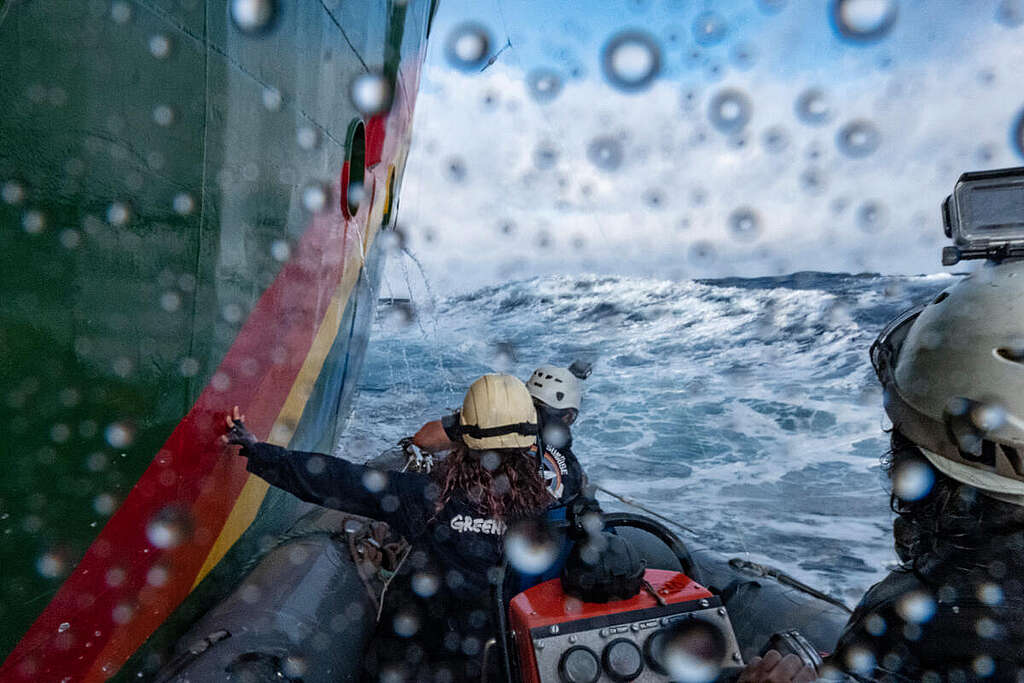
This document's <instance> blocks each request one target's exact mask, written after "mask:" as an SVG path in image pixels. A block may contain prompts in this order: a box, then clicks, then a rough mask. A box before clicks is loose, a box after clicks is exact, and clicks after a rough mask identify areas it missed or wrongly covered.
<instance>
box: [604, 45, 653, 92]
mask: <svg viewBox="0 0 1024 683" xmlns="http://www.w3.org/2000/svg"><path fill="white" fill-rule="evenodd" d="M601 66H602V69H603V71H604V76H605V78H607V79H608V82H609V83H611V84H612V85H613V86H615V87H616V88H618V89H620V90H623V91H626V92H637V91H639V90H643V89H644V88H646V87H648V86H649V85H651V83H653V82H654V79H655V78H657V76H658V73H659V72H660V71H661V48H660V47H659V46H658V42H657V41H656V40H655V39H654V37H653V36H651V34H649V33H646V32H643V31H635V30H628V31H622V32H620V33H617V34H615V35H614V36H612V38H611V40H609V41H608V43H607V44H606V45H605V46H604V52H603V54H602V58H601Z"/></svg>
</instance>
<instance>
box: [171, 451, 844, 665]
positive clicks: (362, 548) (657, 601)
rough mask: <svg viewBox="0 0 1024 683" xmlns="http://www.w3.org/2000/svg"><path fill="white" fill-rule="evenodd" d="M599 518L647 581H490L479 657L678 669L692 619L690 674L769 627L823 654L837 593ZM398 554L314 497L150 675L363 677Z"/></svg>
mask: <svg viewBox="0 0 1024 683" xmlns="http://www.w3.org/2000/svg"><path fill="white" fill-rule="evenodd" d="M380 462H381V461H377V464H378V466H380V465H379V463H380ZM385 462H386V461H385ZM603 522H604V528H605V530H607V531H610V532H612V533H614V534H616V535H617V536H619V537H621V538H623V539H625V540H626V541H627V542H629V543H630V544H631V545H632V546H633V547H634V548H635V549H636V550H637V551H638V553H639V555H640V556H641V558H642V559H643V561H644V563H645V565H646V569H645V579H646V585H647V587H648V588H647V589H645V590H642V591H640V592H639V593H637V594H636V595H635V596H633V597H631V598H629V599H626V600H615V601H611V602H601V603H586V602H582V601H580V600H578V599H576V598H573V597H572V596H571V595H569V594H567V593H566V592H565V590H564V589H563V588H562V584H561V581H560V580H559V579H557V578H555V579H551V580H548V581H546V582H543V583H541V584H539V585H536V586H533V587H531V588H528V589H527V590H525V591H522V592H520V593H518V594H514V595H512V594H506V593H505V591H507V590H508V589H507V588H504V589H503V590H500V591H499V590H496V595H495V605H494V607H495V609H496V610H497V611H498V618H497V619H496V623H498V624H500V625H501V633H502V636H503V637H502V638H499V639H496V642H494V643H490V644H489V645H488V647H487V648H486V649H485V652H484V655H483V656H484V657H485V658H491V657H494V658H498V659H499V661H500V662H501V663H502V666H501V667H499V668H500V669H501V670H502V671H503V672H504V673H503V677H504V679H505V680H506V681H511V682H513V683H527V682H536V683H547V682H549V681H557V682H559V683H596V682H597V681H631V680H636V681H668V680H678V679H679V676H678V672H676V673H677V675H676V677H675V678H673V677H672V673H673V669H678V667H679V666H686V665H687V662H686V661H683V662H682V664H680V663H679V662H675V663H673V662H672V661H671V657H670V656H666V654H665V644H666V643H667V642H668V641H669V639H670V638H672V637H674V636H675V635H676V634H678V633H679V631H680V628H681V627H686V628H693V627H698V626H699V627H700V628H706V629H708V630H707V632H708V633H709V634H711V636H709V637H704V638H703V641H702V646H703V647H705V648H706V647H709V646H713V647H712V648H711V650H710V651H709V652H710V654H707V655H706V656H707V657H710V661H703V662H697V664H699V665H700V666H697V668H695V669H693V678H692V680H714V679H715V678H716V677H717V676H718V675H719V674H720V673H721V672H723V671H726V672H727V671H729V670H735V669H736V668H737V667H739V666H742V665H743V663H744V662H746V661H749V659H750V658H751V657H753V656H755V655H757V654H758V653H759V652H761V651H763V650H764V649H765V647H766V646H767V645H768V644H769V643H770V642H773V641H772V639H773V636H777V634H792V633H793V632H796V633H797V634H798V635H794V636H792V637H795V638H796V639H797V642H799V643H801V644H803V646H804V647H808V646H809V649H810V650H812V651H811V652H808V653H807V654H808V655H809V656H810V657H812V658H813V657H814V656H815V655H816V654H819V653H821V654H823V653H827V652H828V651H829V650H830V649H831V647H832V646H833V645H834V644H835V642H836V640H837V639H838V636H839V633H840V631H841V629H842V627H843V625H844V624H845V622H846V620H847V618H848V617H849V610H848V609H847V608H845V607H844V606H843V605H842V604H841V603H839V602H838V601H836V600H835V599H833V598H831V597H829V596H827V595H825V594H821V593H818V592H816V591H814V590H813V589H810V588H808V587H806V586H803V585H802V584H800V583H799V582H796V581H793V580H791V579H788V578H787V577H786V576H785V575H784V574H780V573H778V572H775V571H773V570H770V569H768V568H765V567H761V566H759V565H753V564H751V563H749V562H745V561H743V560H740V559H738V558H737V559H732V560H730V559H729V558H727V557H725V556H722V555H719V554H717V553H715V552H713V551H710V550H707V549H695V548H690V547H688V546H687V544H686V543H685V542H684V541H683V540H682V539H681V538H680V537H679V536H678V535H677V534H676V533H674V532H673V531H672V530H671V529H670V528H669V526H668V525H667V524H665V523H663V522H661V521H659V520H658V519H656V518H655V517H653V516H650V515H645V514H635V513H627V512H613V513H606V514H604V515H603ZM403 553H404V543H403V542H402V540H401V539H400V538H395V537H393V536H392V535H391V534H390V532H389V531H388V530H387V528H386V526H385V525H383V524H382V523H380V522H375V521H374V520H370V519H366V518H361V517H355V516H352V515H348V514H345V513H342V512H338V511H335V510H326V509H322V508H313V509H311V510H310V511H309V512H308V513H307V514H306V515H305V516H304V517H302V518H301V519H300V520H299V521H298V522H297V523H296V524H295V525H294V526H293V527H292V528H291V529H289V530H288V531H287V532H286V533H284V534H283V535H281V536H280V537H278V538H276V539H274V541H273V542H272V543H268V549H267V551H266V553H265V555H264V556H263V557H262V559H260V560H259V561H258V562H257V563H256V564H255V565H254V566H253V567H252V570H251V572H250V573H249V574H248V575H247V576H246V577H245V578H244V580H243V581H242V582H241V583H240V584H239V585H238V587H237V589H236V590H235V591H234V592H233V593H232V594H231V595H230V596H229V597H227V598H226V599H225V600H223V601H222V602H220V603H219V604H217V605H215V606H213V607H212V608H211V609H210V610H209V611H208V612H207V613H206V614H205V615H204V616H202V617H201V618H200V619H199V620H198V621H196V623H195V624H194V625H193V626H192V628H191V629H190V630H189V631H188V633H187V634H186V635H185V637H183V638H181V639H180V640H179V641H178V642H177V643H176V644H175V646H174V648H173V651H172V652H171V653H170V654H169V656H168V657H167V658H166V661H167V663H166V665H164V666H163V667H162V668H161V669H160V671H159V673H158V674H157V675H156V680H158V681H160V682H161V683H169V682H171V681H177V682H179V683H185V682H186V681H217V680H246V681H260V682H263V681H266V682H268V683H269V682H270V681H282V680H285V681H304V682H305V683H314V682H320V681H323V682H325V683H326V682H327V681H355V680H359V675H360V667H361V657H362V652H363V649H364V648H365V646H366V644H367V642H368V639H369V637H370V635H371V634H372V633H373V630H374V628H375V625H376V624H375V622H376V617H377V615H378V614H379V610H380V604H381V600H382V593H383V592H384V591H385V590H386V587H387V583H388V580H389V578H390V577H391V576H392V575H393V574H394V572H396V571H400V565H401V561H402V558H403ZM510 571H511V570H510ZM780 579H781V580H780ZM512 583H514V582H512ZM508 585H510V582H508V581H506V582H505V583H504V584H503V586H508ZM709 638H710V639H709ZM689 664H690V665H694V666H696V665H695V664H694V662H689ZM701 666H703V667H704V668H700V667H701ZM484 670H485V671H486V670H487V667H486V666H485V667H484ZM491 670H492V671H493V670H494V669H493V668H492V669H491Z"/></svg>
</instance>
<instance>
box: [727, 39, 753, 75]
mask: <svg viewBox="0 0 1024 683" xmlns="http://www.w3.org/2000/svg"><path fill="white" fill-rule="evenodd" d="M731 56H732V63H733V64H735V65H736V68H738V69H743V70H746V69H749V68H750V67H752V66H754V61H755V60H756V59H757V50H756V49H755V48H754V46H753V45H750V44H748V43H738V44H736V45H735V46H733V48H732V52H731Z"/></svg>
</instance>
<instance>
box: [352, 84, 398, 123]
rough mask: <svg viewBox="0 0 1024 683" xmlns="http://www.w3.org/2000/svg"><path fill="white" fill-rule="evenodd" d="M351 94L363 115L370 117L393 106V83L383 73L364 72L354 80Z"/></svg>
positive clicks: (353, 101) (353, 102) (354, 103)
mask: <svg viewBox="0 0 1024 683" xmlns="http://www.w3.org/2000/svg"><path fill="white" fill-rule="evenodd" d="M349 95H350V96H351V98H352V104H353V105H355V108H356V110H357V111H358V112H359V113H360V114H362V115H363V116H366V117H370V116H375V115H377V114H380V113H381V112H385V111H387V110H388V109H390V108H391V100H392V95H393V93H392V90H391V84H390V83H388V80H387V79H386V78H384V76H383V75H381V74H377V73H364V74H360V75H359V76H357V77H356V79H355V80H354V81H352V88H351V90H350V91H349Z"/></svg>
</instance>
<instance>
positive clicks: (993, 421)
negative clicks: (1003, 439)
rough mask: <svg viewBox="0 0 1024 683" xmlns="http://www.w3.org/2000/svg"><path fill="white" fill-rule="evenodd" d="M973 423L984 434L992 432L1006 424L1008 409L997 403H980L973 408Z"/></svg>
mask: <svg viewBox="0 0 1024 683" xmlns="http://www.w3.org/2000/svg"><path fill="white" fill-rule="evenodd" d="M971 422H972V423H974V426H976V427H977V428H978V429H980V430H981V431H983V432H991V431H994V430H997V429H999V428H1001V427H1002V426H1003V425H1005V424H1006V408H1004V407H1003V406H1001V405H999V404H996V403H980V404H978V405H976V406H974V407H972V408H971Z"/></svg>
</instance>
